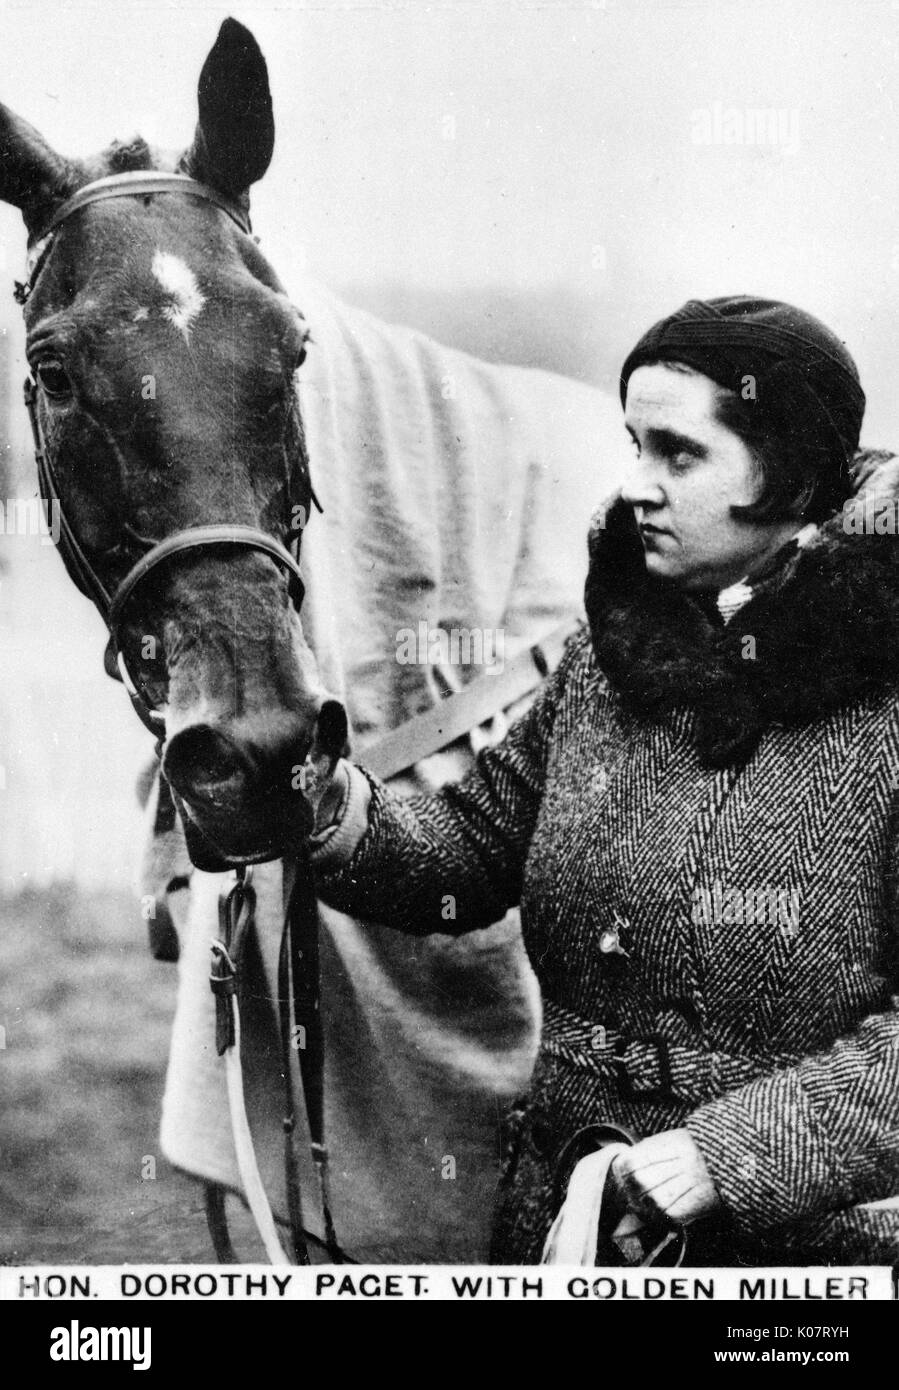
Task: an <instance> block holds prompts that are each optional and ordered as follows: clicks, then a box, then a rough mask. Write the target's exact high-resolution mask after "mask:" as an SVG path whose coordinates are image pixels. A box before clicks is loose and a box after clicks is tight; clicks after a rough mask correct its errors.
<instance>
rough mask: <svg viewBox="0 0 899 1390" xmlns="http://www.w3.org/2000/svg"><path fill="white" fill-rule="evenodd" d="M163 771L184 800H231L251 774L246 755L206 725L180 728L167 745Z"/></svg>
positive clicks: (237, 794) (226, 738)
mask: <svg viewBox="0 0 899 1390" xmlns="http://www.w3.org/2000/svg"><path fill="white" fill-rule="evenodd" d="M162 770H163V772H164V773H165V776H166V778H167V780H168V781H169V783H170V784H171V786H172V787H173V788H174V790H175V791H176V792H177V793H178V795H179V796H181V797H183V798H184V799H185V800H203V801H209V802H213V803H215V802H219V801H233V800H234V799H235V798H236V797H238V796H239V795H240V794H241V793H242V791H243V790H244V789H245V787H246V785H247V783H248V781H249V778H250V777H251V775H252V771H253V769H252V767H251V765H250V762H249V759H248V758H247V756H246V755H245V754H244V753H242V752H241V751H240V750H239V749H238V747H237V745H236V744H235V743H234V742H232V740H231V739H230V738H228V737H227V735H225V734H221V733H219V732H218V731H217V730H216V729H212V728H210V727H209V726H208V725H206V724H198V725H195V726H194V727H192V728H187V729H182V730H181V732H180V733H177V734H175V735H174V737H173V738H171V739H170V740H169V742H168V744H167V745H166V750H165V755H164V757H163V760H162Z"/></svg>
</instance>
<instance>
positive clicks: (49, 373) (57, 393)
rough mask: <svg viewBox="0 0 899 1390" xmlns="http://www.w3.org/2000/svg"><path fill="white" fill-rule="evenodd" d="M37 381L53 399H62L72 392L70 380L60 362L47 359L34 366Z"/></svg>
mask: <svg viewBox="0 0 899 1390" xmlns="http://www.w3.org/2000/svg"><path fill="white" fill-rule="evenodd" d="M36 375H37V379H38V383H39V384H40V387H41V389H42V390H43V391H45V392H46V394H47V395H48V396H49V397H50V398H51V399H53V400H63V399H65V398H66V397H67V396H71V394H72V382H71V380H70V378H69V374H68V372H67V371H66V369H65V367H63V365H62V363H61V362H56V361H53V360H47V361H45V362H39V363H38V365H37V368H36Z"/></svg>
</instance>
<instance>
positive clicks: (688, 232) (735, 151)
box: [0, 0, 899, 893]
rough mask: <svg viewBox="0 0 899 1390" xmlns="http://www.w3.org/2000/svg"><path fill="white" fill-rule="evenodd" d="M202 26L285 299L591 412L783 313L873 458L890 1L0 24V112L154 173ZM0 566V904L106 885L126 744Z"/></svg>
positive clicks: (25, 589) (885, 214)
mask: <svg viewBox="0 0 899 1390" xmlns="http://www.w3.org/2000/svg"><path fill="white" fill-rule="evenodd" d="M229 13H232V14H234V15H235V16H236V17H237V18H239V19H242V20H243V21H244V22H245V23H246V24H248V25H249V27H250V28H251V29H252V30H253V31H254V32H255V34H256V36H257V38H258V40H259V42H260V43H261V45H262V48H263V51H264V52H265V55H266V57H267V59H268V64H269V69H270V75H271V82H272V89H273V94H274V103H275V116H276V121H277V126H278V142H277V148H276V154H275V159H274V162H273V165H272V167H271V169H270V171H269V174H268V176H267V178H266V179H265V181H264V182H263V183H262V184H261V185H259V187H258V188H257V190H256V193H255V197H254V221H255V226H256V230H257V231H258V232H259V233H260V234H261V236H262V239H263V249H264V250H265V251H266V253H267V254H268V256H269V257H270V259H271V260H272V262H273V264H274V265H275V266H276V267H277V269H278V271H279V272H280V274H281V275H282V278H283V279H284V280H285V281H286V283H287V284H288V286H290V285H291V282H292V276H293V275H294V274H295V273H296V272H297V271H298V270H299V269H300V268H302V267H303V266H304V264H305V265H306V266H307V267H308V269H309V270H311V271H312V272H313V273H315V274H316V275H317V276H318V277H320V278H321V279H322V280H324V281H325V282H326V283H327V284H328V285H330V287H331V288H332V289H335V290H338V291H346V292H347V297H348V298H350V299H351V300H352V301H353V302H356V303H359V304H362V305H365V306H367V307H370V308H374V309H375V310H376V311H379V312H382V313H383V314H384V316H386V317H390V318H398V319H406V320H407V321H411V322H415V323H417V324H418V325H419V326H421V327H423V328H425V329H427V330H428V331H431V332H433V333H434V334H435V335H436V336H438V337H441V338H443V339H445V340H447V341H451V342H453V343H454V344H455V345H457V346H462V347H469V348H472V349H474V350H476V351H478V352H480V353H482V354H484V355H488V356H492V357H494V358H500V359H502V358H506V359H508V360H515V361H524V362H529V363H533V364H536V365H544V366H549V367H553V368H555V369H561V370H565V371H569V372H571V373H573V374H576V375H580V376H582V377H584V378H585V379H587V380H592V381H595V382H599V383H605V384H606V385H609V386H611V385H612V384H613V382H614V378H615V375H616V373H617V369H618V367H619V365H620V363H621V360H622V358H623V357H624V355H625V353H626V352H627V350H628V348H629V347H630V346H631V345H632V343H633V342H634V341H635V339H636V337H637V336H638V335H639V334H640V333H641V332H642V330H643V329H644V328H645V327H646V326H648V324H649V323H651V322H652V321H653V320H654V319H656V318H658V317H659V316H660V315H661V314H663V313H666V312H668V311H670V310H671V309H673V308H675V307H676V306H677V305H678V304H680V303H681V302H682V301H683V300H684V299H686V298H688V297H690V296H691V295H700V296H706V295H714V294H724V293H734V292H751V293H757V294H762V295H769V296H773V297H779V298H785V299H788V300H792V301H794V302H796V303H798V304H800V305H802V306H803V307H805V308H807V309H810V310H811V311H812V312H814V313H817V314H818V315H819V316H820V317H821V318H823V319H824V320H825V321H826V322H827V323H828V324H830V325H831V326H832V327H833V328H834V329H836V330H837V331H838V332H839V333H840V334H841V335H842V336H843V337H844V338H845V339H846V341H847V343H848V344H849V347H850V349H851V351H852V352H853V354H854V355H855V357H856V360H857V362H858V364H859V367H860V370H861V376H862V381H863V383H864V385H865V387H866V390H867V393H868V399H869V410H868V420H867V424H866V428H865V438H866V440H867V442H869V443H872V444H886V445H891V446H893V447H896V448H899V389H897V378H899V313H897V308H899V295H897V285H899V217H897V211H899V111H897V104H899V103H897V97H899V52H897V46H899V2H897V0H777V3H765V0H752V3H741V0H598V2H597V3H589V0H585V3H579V4H577V3H543V4H535V3H528V2H527V0H522V2H521V3H516V2H515V0H509V2H508V3H478V4H473V3H472V4H468V3H460V2H459V0H455V2H454V3H444V4H438V5H427V4H415V5H410V4H401V3H382V4H380V5H375V4H368V5H362V4H354V3H344V4H338V3H334V0H321V2H320V3H317V4H311V3H310V4H307V3H302V2H300V3H296V2H295V3H291V4H281V5H279V6H274V5H272V4H270V3H269V4H266V3H262V0H260V3H247V4H240V5H237V6H235V7H233V8H225V7H221V6H219V5H217V4H202V3H198V0H189V2H188V3H183V2H182V3H178V4H170V5H164V4H159V3H134V2H132V3H128V2H127V0H103V2H102V3H90V4H83V3H82V4H66V3H54V0H43V2H42V3H32V0H29V3H27V4H23V3H18V0H0V100H2V101H4V102H5V103H6V104H7V105H9V106H11V107H13V108H14V109H15V110H17V111H18V112H20V113H21V114H22V115H23V116H25V117H26V118H27V119H28V120H30V121H31V122H32V123H33V124H34V125H36V126H38V128H39V129H40V130H42V131H43V132H44V134H45V135H46V136H47V137H48V138H49V139H50V141H51V142H52V143H53V144H55V145H56V146H57V148H59V149H60V150H61V151H63V152H65V153H70V154H83V153H89V152H93V151H95V150H98V149H100V148H102V147H103V146H105V145H106V144H108V143H109V141H110V140H111V139H113V138H114V137H120V138H127V137H128V136H130V135H132V134H134V133H135V132H138V131H139V132H140V133H142V134H143V135H144V136H145V137H146V138H148V139H149V140H150V141H151V142H155V143H158V144H161V145H164V146H171V147H175V148H179V149H180V148H183V146H184V145H186V144H187V142H188V141H189V140H190V138H191V135H192V132H193V127H194V122H195V110H196V105H195V103H196V83H197V77H198V75H199V71H200V68H201V66H202V62H203V59H204V57H205V55H206V52H207V51H208V49H209V47H210V46H211V44H212V42H213V40H214V38H215V34H216V32H217V29H218V26H219V24H220V22H221V20H222V19H223V18H225V17H226V16H227V14H229ZM716 104H718V105H717V107H716ZM716 109H717V111H718V112H719V113H720V114H722V115H723V113H725V112H727V111H729V112H730V113H731V115H730V118H729V119H730V125H729V130H732V131H734V130H735V126H734V125H733V122H734V120H735V119H736V120H739V119H741V118H742V115H743V113H745V112H746V111H747V110H764V109H767V110H770V111H771V112H773V113H780V115H779V119H780V121H781V123H782V124H781V129H782V131H783V135H784V137H785V138H784V139H782V140H781V141H780V142H775V143H766V144H763V145H758V144H756V145H747V144H737V143H727V144H725V143H717V144H711V145H708V144H705V145H702V144H697V143H695V140H694V135H695V134H696V132H697V131H698V130H699V129H700V122H701V121H702V115H701V114H698V113H706V116H705V119H706V121H707V122H708V123H709V125H710V127H711V123H712V122H713V119H714V117H713V113H714V112H715V111H716ZM734 113H736V116H735V115H734ZM775 119H776V117H775ZM447 137H453V138H447ZM24 249H25V237H24V231H23V228H22V224H21V220H20V218H19V215H18V214H17V213H16V212H14V211H12V210H10V209H8V208H5V207H3V206H2V205H0V335H2V334H5V335H6V336H5V341H4V340H3V339H2V338H0V449H2V448H3V447H4V444H7V443H8V442H9V440H8V438H6V439H5V438H4V436H5V435H7V434H8V427H9V433H11V435H12V440H13V449H12V459H13V463H14V467H13V470H12V471H13V475H14V479H13V484H12V485H14V486H15V487H16V489H17V491H19V492H21V493H22V494H25V495H27V493H28V492H31V491H33V489H34V479H33V472H32V471H31V466H30V464H27V463H26V462H25V461H26V460H27V458H28V451H27V450H26V449H25V447H24V440H25V433H26V422H25V415H24V411H23V409H22V407H21V404H20V397H19V394H18V386H19V383H20V381H21V377H22V375H23V364H22V358H21V337H22V335H21V319H20V313H19V310H18V308H17V307H16V305H15V304H14V303H13V301H12V296H11V293H10V291H11V288H12V285H11V282H12V279H13V277H14V276H16V277H21V275H22V268H23V264H24ZM13 386H14V387H15V389H14V390H12V389H11V388H12V387H13ZM4 387H6V388H8V389H10V398H9V409H8V411H7V409H6V408H5V406H4ZM597 500H598V499H597ZM572 543H573V544H574V543H577V544H583V540H582V538H580V537H578V538H572ZM3 544H4V546H5V547H6V549H7V554H8V555H9V556H10V557H11V556H12V555H13V553H15V554H16V555H20V556H21V557H22V560H23V563H22V565H21V566H19V567H18V575H17V567H16V565H15V564H13V565H12V566H11V568H10V569H9V571H8V573H9V574H10V575H11V576H12V579H11V580H10V579H9V578H3V579H2V580H0V649H2V660H3V663H4V666H3V669H4V672H5V677H4V682H3V683H2V684H0V769H4V768H5V769H7V770H8V791H7V793H6V795H5V797H3V798H0V800H2V805H0V815H2V816H3V817H4V820H3V825H2V827H0V893H2V892H3V891H5V890H7V891H8V890H12V891H15V890H16V889H17V888H18V887H21V886H22V885H23V884H27V883H28V882H31V883H36V882H41V881H47V880H48V879H50V878H53V877H60V876H62V877H66V876H73V877H79V878H80V880H81V881H84V882H91V883H92V882H96V883H104V884H108V883H114V884H119V883H127V882H128V880H129V879H130V877H131V865H132V863H133V861H134V853H133V848H132V847H131V846H132V845H133V844H134V843H135V842H136V838H137V820H136V809H135V802H134V797H133V792H132V787H133V770H134V768H135V767H136V766H137V764H138V762H139V760H140V759H145V758H146V757H147V756H148V755H149V752H150V749H149V742H150V741H149V739H148V737H147V735H146V734H145V733H144V731H143V730H142V728H141V726H140V725H139V724H138V723H137V721H136V719H135V718H134V716H133V714H132V713H131V711H130V709H129V708H128V704H127V701H126V699H125V697H124V695H123V693H122V690H121V688H120V687H117V686H114V685H113V684H112V682H110V681H108V680H107V679H106V678H105V677H104V676H103V675H102V669H101V653H102V648H103V637H104V634H103V629H102V623H101V621H100V619H99V617H98V616H97V615H96V614H95V613H94V612H93V610H92V609H91V608H90V606H89V605H88V604H87V602H86V601H85V600H83V599H82V598H80V597H79V596H78V595H77V594H76V592H75V590H74V588H73V586H72V585H71V584H70V583H69V582H68V581H67V579H66V578H65V576H64V575H63V573H62V566H61V565H60V564H59V560H58V557H57V556H56V555H54V554H53V553H52V551H51V550H44V549H39V548H37V547H35V546H34V545H31V544H28V543H26V542H24V541H20V540H15V539H14V540H9V539H4V542H3ZM17 547H18V548H17ZM26 550H27V564H26V563H25V557H26ZM5 775H6V773H4V776H5ZM0 790H2V788H0ZM73 808H77V811H75V810H73Z"/></svg>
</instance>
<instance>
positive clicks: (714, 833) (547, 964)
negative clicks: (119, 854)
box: [319, 503, 899, 1264]
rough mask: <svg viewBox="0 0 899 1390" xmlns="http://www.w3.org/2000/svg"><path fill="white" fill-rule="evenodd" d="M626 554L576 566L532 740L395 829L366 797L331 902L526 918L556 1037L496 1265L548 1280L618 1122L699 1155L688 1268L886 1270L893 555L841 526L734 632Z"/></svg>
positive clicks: (898, 1242) (611, 523)
mask: <svg viewBox="0 0 899 1390" xmlns="http://www.w3.org/2000/svg"><path fill="white" fill-rule="evenodd" d="M638 547H639V540H638V538H637V537H636V534H635V532H634V530H633V522H632V518H631V516H630V513H629V511H628V509H626V508H623V507H622V505H621V504H620V503H619V504H617V506H616V507H614V508H613V509H612V511H611V512H610V513H609V514H608V516H607V518H606V519H605V523H604V524H603V525H602V526H601V527H600V526H598V527H597V528H596V529H595V530H594V532H593V534H592V537H591V566H590V579H589V581H588V588H587V608H588V616H589V618H590V632H587V631H586V630H585V631H583V632H581V633H580V635H578V636H576V637H575V639H574V640H573V641H572V643H571V644H570V647H569V650H568V652H567V654H566V657H565V659H564V660H563V663H562V665H561V666H560V668H559V670H558V671H557V672H556V673H555V675H554V676H553V677H552V678H551V679H550V680H549V681H548V683H547V684H546V686H545V687H544V689H543V691H542V693H541V695H540V697H539V698H538V700H537V702H536V703H535V705H534V706H533V708H532V710H531V711H530V713H529V714H528V715H527V716H526V717H525V718H524V720H522V721H521V722H520V723H519V724H518V725H516V726H515V727H514V728H513V729H512V730H511V732H510V733H509V735H508V737H507V738H506V740H505V741H504V742H503V743H502V744H501V745H499V746H498V747H496V748H493V749H489V750H486V751H485V752H483V753H482V754H481V756H480V759H479V765H478V767H477V769H476V771H475V772H474V773H472V775H471V776H469V778H468V779H467V780H466V781H465V782H464V783H462V784H461V785H460V786H458V787H454V788H449V789H446V790H444V791H443V792H442V793H440V794H438V795H435V796H431V797H427V798H419V799H416V800H413V801H411V802H402V801H400V800H398V799H396V798H395V797H393V796H391V795H390V793H388V792H387V791H386V790H385V789H384V788H383V786H381V785H380V784H379V783H378V782H377V781H376V780H374V779H372V803H371V811H370V822H369V826H370V828H369V831H368V833H367V834H366V836H365V838H364V839H363V840H362V841H361V843H360V844H359V846H358V847H357V849H356V852H355V854H354V856H353V858H352V860H351V862H350V864H349V865H348V866H347V867H345V868H343V869H342V870H333V871H330V872H328V873H326V874H323V876H322V880H321V882H320V885H319V887H320V891H321V893H322V896H324V897H326V898H327V899H329V900H330V901H332V902H334V903H335V904H336V905H338V906H340V907H342V908H344V909H346V910H351V911H353V912H355V913H357V914H358V915H361V916H367V917H369V918H372V919H376V920H381V921H384V922H387V923H390V924H391V925H393V926H396V927H399V928H401V929H403V930H407V931H410V932H423V931H447V930H454V931H467V930H471V929H475V928H478V927H481V926H485V925H487V924H489V923H491V922H493V921H495V920H496V919H497V918H498V917H500V916H501V915H502V914H503V913H504V912H505V910H506V909H507V908H508V907H509V906H510V905H512V904H516V903H520V906H521V916H522V927H523V932H524V938H525V943H526V946H527V950H528V953H529V956H530V959H531V961H532V964H533V967H534V970H535V971H536V973H537V976H538V978H539V981H540V985H541V989H542V991H543V997H544V1008H545V1019H544V1032H543V1041H542V1046H541V1050H540V1055H539V1058H538V1061H537V1065H536V1069H535V1072H534V1077H533V1083H532V1087H531V1091H530V1093H529V1095H528V1097H527V1099H526V1101H525V1102H524V1103H523V1106H522V1109H521V1111H520V1113H519V1114H518V1116H517V1117H516V1119H517V1123H516V1124H515V1125H514V1127H513V1134H512V1140H511V1144H510V1149H509V1153H508V1156H507V1162H506V1167H505V1171H504V1175H503V1179H502V1182H501V1187H500V1193H499V1200H498V1207H497V1215H496V1225H495V1240H494V1256H495V1258H496V1259H497V1260H499V1261H502V1262H503V1263H518V1262H531V1261H534V1260H537V1259H539V1255H540V1250H541V1246H542V1242H543V1239H544V1237H545V1234H546V1231H547V1228H548V1226H549V1223H550V1221H551V1218H552V1215H553V1179H554V1165H555V1160H556V1158H557V1157H558V1154H559V1152H560V1149H561V1147H562V1145H563V1144H564V1143H565V1141H566V1140H567V1139H568V1138H570V1137H571V1136H572V1135H573V1134H574V1133H575V1132H576V1131H577V1130H578V1129H579V1128H580V1127H581V1126H583V1125H585V1124H588V1123H591V1122H594V1121H614V1122H616V1123H618V1124H621V1125H624V1126H626V1127H627V1128H629V1129H631V1130H632V1131H634V1132H635V1133H636V1134H638V1135H646V1134H650V1133H656V1132H658V1131H660V1130H662V1129H668V1128H673V1127H677V1126H681V1125H684V1124H686V1125H687V1126H688V1127H689V1129H690V1130H691V1132H692V1134H693V1136H694V1138H695V1140H696V1142H697V1144H698V1145H699V1147H700V1149H701V1150H702V1152H703V1154H704V1156H705V1158H706V1161H707V1163H708V1165H709V1168H710V1170H711V1173H712V1177H713V1179H714V1181H715V1184H716V1186H717V1188H718V1191H719V1194H720V1196H721V1198H722V1200H723V1203H724V1208H725V1216H724V1217H723V1218H722V1219H720V1220H716V1221H715V1223H714V1224H712V1225H708V1226H706V1227H705V1228H703V1227H697V1228H695V1229H694V1232H693V1235H692V1244H693V1250H692V1255H691V1256H690V1257H688V1258H691V1259H692V1261H694V1262H696V1263H701V1262H703V1261H704V1260H708V1261H713V1262H715V1263H725V1264H729V1263H737V1262H741V1261H743V1262H748V1263H749V1262H751V1263H760V1264H772V1263H773V1264H776V1263H787V1264H790V1263H795V1264H809V1263H820V1262H827V1261H834V1262H842V1263H879V1262H888V1261H893V1260H895V1259H896V1258H897V1256H899V1206H897V1207H895V1208H892V1209H891V1208H889V1207H883V1206H881V1207H878V1206H877V1205H876V1204H877V1203H881V1202H883V1201H884V1200H885V1199H888V1198H890V1197H891V1196H894V1195H896V1194H899V1012H897V1000H896V998H895V997H894V996H896V995H897V994H899V968H897V961H899V950H897V937H899V790H897V789H899V562H897V540H896V537H895V536H892V537H890V536H871V535H866V536H858V537H856V536H848V535H846V534H845V532H844V529H843V527H842V526H841V524H840V521H839V519H837V520H834V521H833V522H832V523H830V524H829V525H828V527H827V528H825V530H824V531H823V532H822V534H821V536H820V538H819V540H818V541H817V543H816V544H814V545H813V546H812V547H811V548H810V549H808V550H804V551H801V552H796V553H795V554H794V553H789V554H787V555H785V556H781V557H780V560H779V562H778V564H777V565H776V566H774V567H772V571H771V573H769V574H768V575H767V576H766V577H765V579H764V581H763V582H762V583H761V584H760V585H759V586H758V588H757V590H756V594H755V597H754V598H753V600H752V601H751V602H750V603H749V605H748V606H747V607H746V608H744V609H743V610H742V611H741V612H740V613H739V614H738V615H737V616H736V617H735V618H734V619H733V620H732V622H731V624H730V625H729V626H728V627H727V628H724V627H723V626H722V625H721V624H720V623H718V622H716V621H715V619H714V616H713V615H711V614H710V613H709V611H708V610H707V609H706V608H704V607H703V606H701V605H700V604H698V603H696V602H694V601H693V600H690V599H687V598H686V597H684V596H677V597H676V598H674V597H672V595H671V591H670V590H668V591H662V589H661V588H660V586H658V585H657V584H655V583H654V582H652V581H650V580H649V579H648V578H647V577H646V575H645V570H644V568H643V566H642V556H641V553H640V551H639V549H638ZM747 636H752V637H753V638H754V648H750V647H747V644H746V643H745V640H744V639H745V638H746V637H747ZM753 649H754V656H746V655H745V653H746V652H747V651H749V650H753ZM450 901H451V902H452V904H453V910H454V911H455V919H454V920H452V921H448V920H447V910H448V909H447V904H448V902H450ZM616 945H617V947H618V948H619V949H615V947H616ZM658 1039H662V1040H664V1042H663V1043H662V1044H661V1046H660V1044H659V1042H658ZM665 1045H667V1052H668V1057H667V1062H668V1072H669V1073H670V1075H668V1076H666V1075H665V1074H664V1073H663V1070H662V1064H663V1063H664V1062H665V1060H666V1059H665V1057H664V1056H663V1055H662V1054H663V1053H664V1051H665Z"/></svg>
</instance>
